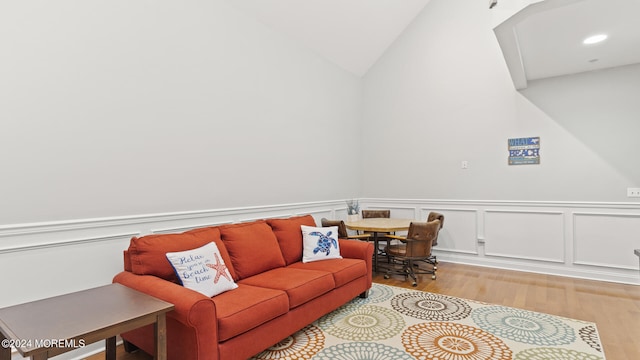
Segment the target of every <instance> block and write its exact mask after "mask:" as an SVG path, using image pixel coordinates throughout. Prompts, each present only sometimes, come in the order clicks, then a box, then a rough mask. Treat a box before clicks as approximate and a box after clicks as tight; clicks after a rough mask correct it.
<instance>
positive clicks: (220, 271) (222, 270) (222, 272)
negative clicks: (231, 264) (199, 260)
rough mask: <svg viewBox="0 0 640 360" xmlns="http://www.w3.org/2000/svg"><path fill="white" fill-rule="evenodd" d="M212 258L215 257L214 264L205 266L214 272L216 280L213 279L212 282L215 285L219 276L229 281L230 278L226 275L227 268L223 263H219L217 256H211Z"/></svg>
mask: <svg viewBox="0 0 640 360" xmlns="http://www.w3.org/2000/svg"><path fill="white" fill-rule="evenodd" d="M213 256H215V258H216V263H215V264H206V265H207V267H209V268H211V269H213V270H215V271H216V278H215V279H213V282H214V283H216V284H217V283H218V280H220V276H224V278H225V279H227V280H229V281H231V277H230V276H229V274H228V273H227V266H226V265H225V264H224V263H222V262H220V258H219V257H218V254H213Z"/></svg>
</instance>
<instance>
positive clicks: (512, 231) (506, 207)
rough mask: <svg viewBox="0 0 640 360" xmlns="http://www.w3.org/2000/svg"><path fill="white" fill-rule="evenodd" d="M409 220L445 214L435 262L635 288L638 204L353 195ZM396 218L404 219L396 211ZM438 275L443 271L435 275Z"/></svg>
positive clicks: (639, 245)
mask: <svg viewBox="0 0 640 360" xmlns="http://www.w3.org/2000/svg"><path fill="white" fill-rule="evenodd" d="M360 204H361V208H362V209H368V208H375V209H385V208H386V209H391V216H393V217H400V216H401V215H406V214H408V213H411V209H414V210H415V211H414V212H415V215H416V219H426V216H427V215H428V213H429V212H430V211H437V212H441V213H443V214H444V215H445V225H444V228H443V229H442V230H441V232H440V236H439V240H438V246H437V247H434V249H433V252H434V254H435V255H437V256H438V259H439V260H440V261H450V262H458V263H465V264H470V265H478V266H488V267H497V268H503V269H511V270H519V271H528V272H537V273H545V274H552V275H559V276H572V277H578V278H585V279H593V280H603V281H613V282H622V283H627V284H637V285H640V269H639V267H638V259H637V256H635V255H634V252H633V249H638V248H640V203H587V202H544V201H489V200H486V201H485V200H441V199H438V200H429V199H374V198H363V199H360ZM403 217H404V216H403ZM443 276H444V275H443Z"/></svg>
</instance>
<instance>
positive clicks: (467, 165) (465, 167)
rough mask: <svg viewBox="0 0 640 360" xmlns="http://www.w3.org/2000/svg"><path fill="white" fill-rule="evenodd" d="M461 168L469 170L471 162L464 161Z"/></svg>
mask: <svg viewBox="0 0 640 360" xmlns="http://www.w3.org/2000/svg"><path fill="white" fill-rule="evenodd" d="M460 167H461V168H463V169H468V168H469V162H468V161H467V160H463V161H462V163H461V164H460Z"/></svg>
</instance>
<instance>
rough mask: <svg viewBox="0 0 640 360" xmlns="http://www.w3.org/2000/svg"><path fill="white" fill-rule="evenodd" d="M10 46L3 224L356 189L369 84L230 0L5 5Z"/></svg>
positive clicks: (0, 138)
mask: <svg viewBox="0 0 640 360" xmlns="http://www.w3.org/2000/svg"><path fill="white" fill-rule="evenodd" d="M0 49H1V50H0V51H1V56H0V124H1V127H2V130H1V131H0V158H1V159H2V170H1V176H0V181H1V186H0V203H2V204H3V205H2V206H1V207H0V225H12V224H22V223H33V222H43V221H45V222H46V221H58V220H76V219H86V218H98V217H111V216H129V215H138V214H155V213H163V212H175V211H191V210H202V209H220V208H228V207H237V206H255V205H266V204H283V203H293V202H296V203H297V202H306V201H317V200H328V199H343V198H351V197H356V196H358V195H359V191H360V183H361V181H360V178H359V174H358V172H357V171H353V168H354V164H358V163H359V162H360V152H359V151H360V142H359V141H360V135H359V134H360V121H361V83H360V79H358V78H356V77H355V76H353V75H351V74H349V73H347V72H344V71H343V70H340V69H339V68H337V67H336V66H334V65H332V64H331V63H329V62H327V61H325V60H324V59H322V58H320V57H319V56H317V55H316V54H314V53H312V52H311V51H308V50H306V49H304V48H302V47H300V46H299V45H297V44H294V43H293V42H292V41H290V40H287V39H285V38H284V37H282V36H281V35H279V34H277V33H275V32H273V31H271V30H270V29H269V28H266V27H265V26H263V25H261V24H259V23H257V22H256V21H254V20H252V19H250V18H248V17H246V16H244V15H243V14H241V13H239V12H237V11H236V10H235V9H234V8H233V7H231V6H229V5H228V4H227V3H226V2H225V1H204V0H197V1H169V0H159V1H141V0H136V1H129V0H109V1H106V0H57V1H46V0H21V1H2V2H1V3H0ZM318 165H320V166H318ZM310 189H313V190H312V191H311V190H310ZM1 244H2V239H0V245H1Z"/></svg>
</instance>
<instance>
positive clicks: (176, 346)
mask: <svg viewBox="0 0 640 360" xmlns="http://www.w3.org/2000/svg"><path fill="white" fill-rule="evenodd" d="M301 225H307V226H316V224H315V221H314V219H313V217H312V216H310V215H306V216H296V217H291V218H288V219H268V220H261V221H252V222H248V223H240V224H231V225H221V226H217V227H207V228H199V229H194V230H190V231H187V232H185V233H181V234H165V235H149V236H144V237H140V238H135V237H134V238H133V239H131V243H130V245H129V248H128V249H127V250H125V251H124V271H123V272H121V273H119V274H117V275H116V276H115V277H114V279H113V282H117V283H120V284H123V285H126V286H128V287H131V288H133V289H136V290H139V291H142V292H144V293H147V294H150V295H153V296H155V297H157V298H160V299H162V300H165V301H168V302H170V303H173V304H174V305H175V310H173V311H171V312H170V313H168V314H167V353H168V358H169V359H170V360H214V359H221V360H233V359H247V358H249V357H251V356H253V355H256V354H258V353H260V352H261V351H263V350H265V349H267V348H268V347H270V346H272V345H274V344H276V343H277V342H279V341H281V340H283V339H284V338H286V337H287V336H289V335H291V334H293V333H295V332H296V331H298V330H299V329H302V328H303V327H305V326H306V325H308V324H310V323H311V322H313V321H314V320H316V319H318V318H320V317H321V316H323V315H325V314H327V313H329V312H331V311H333V310H335V309H337V308H338V307H340V306H341V305H343V304H345V303H347V302H348V301H350V300H351V299H353V298H354V297H356V296H358V295H360V296H361V297H366V296H367V293H368V290H369V289H370V288H371V282H372V276H371V259H372V255H373V246H372V245H371V244H370V243H367V242H362V241H357V240H346V239H339V247H340V254H341V256H342V257H343V258H342V259H330V260H322V261H315V262H309V263H302V262H301V259H302V252H303V245H302V233H301V230H300V226H301ZM209 242H215V243H216V245H217V246H218V248H219V250H220V253H221V256H222V258H223V260H224V262H225V264H226V265H227V267H228V269H229V272H230V274H231V276H232V277H233V279H234V280H235V282H236V283H237V284H238V288H237V289H234V290H230V291H227V292H224V293H222V294H219V295H217V296H214V297H211V298H209V297H207V296H205V295H202V294H201V293H199V292H196V291H192V290H190V289H187V288H184V287H182V286H181V285H180V282H179V281H178V279H177V277H176V275H175V273H174V270H173V268H172V267H171V265H170V263H169V262H168V261H167V259H166V257H165V254H166V253H167V252H174V251H184V250H189V249H194V248H197V247H200V246H202V245H205V244H207V243H209ZM121 335H122V338H123V339H124V340H125V343H126V345H130V344H133V345H135V346H136V347H138V348H140V349H142V350H144V351H145V352H147V353H149V354H154V332H153V328H152V327H151V326H147V327H143V328H140V329H137V330H134V331H131V332H127V333H124V334H121Z"/></svg>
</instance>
